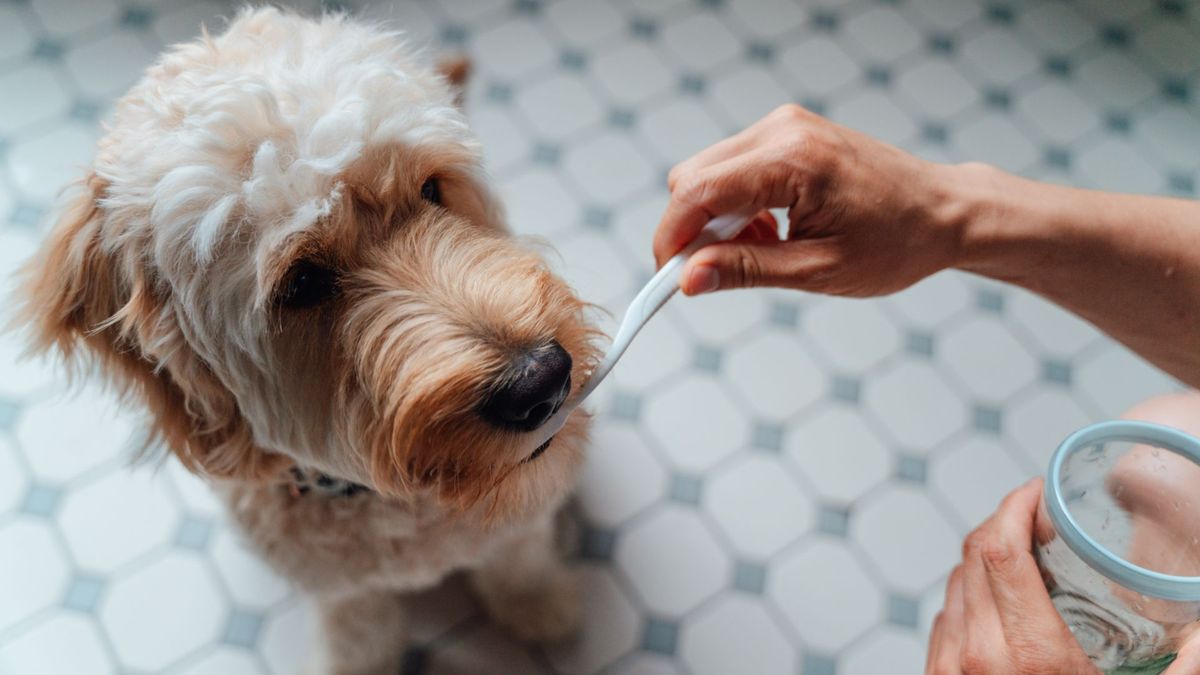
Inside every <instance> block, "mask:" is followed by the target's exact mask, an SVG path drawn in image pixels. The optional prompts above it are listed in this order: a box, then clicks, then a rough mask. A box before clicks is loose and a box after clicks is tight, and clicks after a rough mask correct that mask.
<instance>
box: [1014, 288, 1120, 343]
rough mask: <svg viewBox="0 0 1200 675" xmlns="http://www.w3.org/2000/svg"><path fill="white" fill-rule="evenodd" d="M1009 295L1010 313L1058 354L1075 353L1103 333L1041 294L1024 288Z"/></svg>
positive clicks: (1034, 339)
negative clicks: (1035, 293)
mask: <svg viewBox="0 0 1200 675" xmlns="http://www.w3.org/2000/svg"><path fill="white" fill-rule="evenodd" d="M1008 298H1009V302H1008V303H1007V305H1006V307H1007V315H1006V316H1007V317H1008V318H1010V319H1011V320H1012V321H1014V322H1015V323H1017V324H1019V325H1020V326H1021V327H1023V328H1024V329H1025V335H1027V336H1029V338H1030V339H1031V340H1032V341H1033V342H1035V343H1036V344H1037V346H1038V347H1040V348H1041V349H1044V350H1045V351H1046V352H1048V353H1050V354H1052V355H1054V356H1058V357H1064V358H1066V357H1072V356H1074V355H1076V354H1078V353H1079V352H1080V351H1081V350H1082V349H1083V348H1084V347H1086V346H1088V345H1089V344H1092V343H1093V342H1095V341H1096V339H1097V338H1098V337H1099V336H1100V332H1099V331H1098V330H1096V329H1095V328H1094V327H1093V326H1092V325H1091V324H1089V323H1088V322H1086V321H1084V320H1083V319H1081V318H1079V317H1078V316H1076V315H1074V314H1072V313H1070V312H1068V311H1066V310H1065V309H1063V308H1061V307H1059V306H1058V305H1056V304H1054V303H1052V302H1050V301H1049V300H1046V299H1044V298H1042V297H1041V296H1038V295H1034V294H1033V293H1027V292H1023V291H1021V292H1015V293H1012V294H1010V295H1009V296H1008Z"/></svg>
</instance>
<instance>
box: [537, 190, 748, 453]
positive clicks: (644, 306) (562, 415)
mask: <svg viewBox="0 0 1200 675" xmlns="http://www.w3.org/2000/svg"><path fill="white" fill-rule="evenodd" d="M753 219H754V215H753V214H751V215H745V214H730V215H725V216H719V217H717V218H714V219H712V220H711V221H709V223H708V224H707V225H705V226H704V229H702V230H700V234H698V235H697V236H696V238H695V239H694V240H692V243H690V244H688V245H687V247H685V248H684V249H683V250H682V251H680V252H679V253H677V254H675V256H674V257H672V258H671V259H670V260H668V261H667V264H665V265H663V266H662V269H660V270H659V271H658V273H657V274H655V275H654V276H653V277H651V278H650V281H649V282H647V283H646V285H645V286H644V287H643V288H642V290H641V291H639V292H638V294H637V295H636V296H635V297H634V298H633V302H631V303H629V309H627V310H625V317H624V318H622V319H621V326H620V327H619V328H618V329H617V335H616V337H614V338H613V341H612V344H611V345H609V347H608V351H607V352H606V353H605V354H604V358H603V359H602V360H601V361H600V363H599V364H598V365H597V366H596V367H595V369H593V370H592V372H591V373H590V374H589V375H588V379H587V381H586V382H585V383H584V384H583V387H582V388H580V390H579V393H577V394H576V395H575V397H574V398H572V399H571V400H569V401H567V402H566V403H564V404H563V405H562V407H561V408H559V409H558V412H556V413H554V415H552V416H551V417H550V419H549V420H547V421H546V423H545V424H544V425H542V426H541V427H540V428H539V429H538V437H537V438H536V439H535V440H536V441H537V443H536V444H535V445H534V447H536V448H538V449H539V450H540V449H541V448H542V447H543V446H545V445H547V444H549V442H550V439H551V438H553V437H554V435H555V434H557V433H558V432H559V431H561V430H562V428H563V425H565V424H566V423H567V418H568V417H570V416H571V413H572V412H574V410H575V408H577V407H579V404H580V403H582V402H583V400H584V399H586V398H587V397H588V396H589V395H590V394H591V393H592V392H593V391H595V390H596V387H597V386H599V385H600V382H602V381H603V380H604V378H605V377H607V376H608V373H609V372H610V371H612V369H613V366H615V365H616V364H617V361H619V360H620V358H621V356H622V355H623V354H624V353H625V350H626V349H629V345H630V343H631V342H633V338H634V337H635V336H636V335H637V334H638V332H639V331H641V330H642V326H645V325H646V322H647V321H649V320H650V317H652V316H654V314H655V312H657V311H658V310H659V309H661V308H662V306H663V305H665V304H667V301H668V300H670V299H671V296H673V295H675V291H678V290H679V281H680V276H681V275H682V274H683V266H684V264H685V263H686V262H687V259H688V258H689V257H690V256H691V255H692V254H693V253H695V252H696V251H698V250H699V249H701V248H704V247H705V246H708V245H709V244H713V243H716V242H719V241H726V240H729V239H733V238H734V237H736V236H737V235H738V233H739V232H741V231H742V230H743V229H745V227H746V226H747V225H749V224H750V221H751V220H753Z"/></svg>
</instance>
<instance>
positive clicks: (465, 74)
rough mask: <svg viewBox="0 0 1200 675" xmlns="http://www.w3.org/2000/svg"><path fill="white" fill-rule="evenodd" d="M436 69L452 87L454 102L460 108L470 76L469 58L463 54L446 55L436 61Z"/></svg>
mask: <svg viewBox="0 0 1200 675" xmlns="http://www.w3.org/2000/svg"><path fill="white" fill-rule="evenodd" d="M437 71H438V74H439V75H441V76H442V77H443V78H445V80H446V81H447V82H449V83H450V86H451V87H452V88H453V89H454V102H455V103H456V104H458V107H460V108H461V107H462V104H463V95H464V93H465V92H466V89H467V80H468V79H469V78H470V77H471V60H470V59H468V58H467V57H465V56H448V57H445V58H443V59H442V60H440V61H438V64H437Z"/></svg>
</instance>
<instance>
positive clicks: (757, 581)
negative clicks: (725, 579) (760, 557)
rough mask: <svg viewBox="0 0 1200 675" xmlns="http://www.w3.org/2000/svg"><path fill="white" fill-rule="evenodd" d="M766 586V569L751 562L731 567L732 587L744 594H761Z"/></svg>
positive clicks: (739, 563)
mask: <svg viewBox="0 0 1200 675" xmlns="http://www.w3.org/2000/svg"><path fill="white" fill-rule="evenodd" d="M766 585H767V568H765V567H763V566H762V565H758V564H755V563H751V562H744V561H742V562H738V563H736V564H735V565H734V566H733V587H734V588H736V589H738V590H739V591H745V592H746V593H756V594H757V593H762V592H763V588H764V587H765V586H766Z"/></svg>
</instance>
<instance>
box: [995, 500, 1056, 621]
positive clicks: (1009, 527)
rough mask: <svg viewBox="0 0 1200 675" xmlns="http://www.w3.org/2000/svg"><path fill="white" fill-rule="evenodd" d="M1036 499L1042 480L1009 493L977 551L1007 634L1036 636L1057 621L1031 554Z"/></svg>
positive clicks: (1036, 506) (1037, 501)
mask: <svg viewBox="0 0 1200 675" xmlns="http://www.w3.org/2000/svg"><path fill="white" fill-rule="evenodd" d="M1041 495H1042V481H1041V479H1035V480H1032V481H1030V482H1028V483H1026V484H1025V485H1023V486H1021V487H1020V488H1018V489H1017V490H1015V491H1014V492H1013V493H1012V494H1010V495H1008V497H1006V498H1005V499H1004V501H1003V502H1002V503H1001V504H1000V508H999V509H998V510H997V511H996V514H995V516H993V518H992V519H991V520H990V521H989V523H988V528H989V530H988V535H987V537H986V543H985V544H984V546H983V548H982V550H981V551H980V557H981V559H982V561H983V566H984V570H985V572H986V574H987V580H988V585H989V586H990V588H991V590H992V598H993V600H994V602H995V603H996V611H997V612H998V613H999V616H1000V621H1001V623H1002V624H1003V626H1004V628H1005V629H1006V631H1007V632H1008V633H1009V634H1010V635H1031V634H1032V635H1036V634H1037V633H1038V632H1040V631H1045V630H1051V629H1055V630H1056V629H1057V627H1058V625H1059V624H1060V623H1061V620H1060V619H1059V618H1058V613H1057V612H1056V611H1055V609H1054V604H1053V603H1052V602H1051V600H1050V596H1049V594H1048V593H1047V592H1046V586H1045V582H1044V581H1043V580H1042V575H1041V572H1040V571H1039V570H1038V567H1037V561H1036V560H1035V559H1034V557H1033V553H1032V551H1033V527H1034V520H1035V518H1036V517H1037V509H1038V504H1039V502H1040V500H1041Z"/></svg>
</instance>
